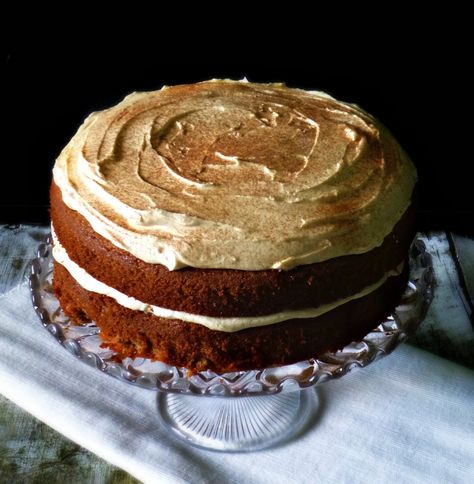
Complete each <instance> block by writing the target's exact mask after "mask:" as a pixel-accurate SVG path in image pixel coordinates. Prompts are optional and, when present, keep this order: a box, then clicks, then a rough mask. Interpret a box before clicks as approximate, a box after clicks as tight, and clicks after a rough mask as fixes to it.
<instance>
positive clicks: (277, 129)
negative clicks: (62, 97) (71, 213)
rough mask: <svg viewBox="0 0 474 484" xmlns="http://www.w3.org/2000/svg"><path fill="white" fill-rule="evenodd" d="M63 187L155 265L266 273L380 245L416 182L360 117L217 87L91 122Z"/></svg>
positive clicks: (308, 101)
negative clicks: (270, 270) (265, 270)
mask: <svg viewBox="0 0 474 484" xmlns="http://www.w3.org/2000/svg"><path fill="white" fill-rule="evenodd" d="M54 180H55V182H56V184H57V185H58V186H59V188H60V190H61V193H62V197H63V200H64V202H65V204H66V205H67V206H68V207H69V208H71V209H73V210H77V211H78V212H79V213H80V214H81V215H83V216H84V217H85V218H86V220H88V222H89V223H90V224H91V226H92V227H93V229H94V230H95V231H96V232H98V233H99V234H100V235H102V236H103V237H105V238H106V239H108V240H109V241H110V242H112V243H113V244H114V245H115V246H117V247H119V248H121V249H123V250H125V251H127V252H129V253H131V254H132V255H134V256H135V257H137V258H139V259H141V260H143V261H145V262H147V263H158V264H162V265H164V266H166V267H167V268H168V269H170V270H175V269H179V268H181V267H185V266H192V267H197V268H229V269H241V270H263V269H269V268H273V269H291V268H292V267H295V266H298V265H302V264H310V263H316V262H321V261H323V260H327V259H330V258H333V257H338V256H342V255H349V254H358V253H364V252H367V251H370V250H372V249H373V248H374V247H377V246H379V245H381V244H382V242H383V239H384V238H385V236H386V235H388V234H389V233H390V232H391V230H392V229H393V227H394V226H395V224H396V223H397V222H398V220H399V219H400V218H401V216H402V214H403V213H404V212H405V210H406V209H407V208H408V206H409V205H410V203H411V195H412V191H413V187H414V184H415V181H416V172H415V169H414V167H413V165H412V163H411V162H410V160H409V159H408V157H407V156H406V155H405V154H404V152H403V151H402V149H401V148H400V146H399V145H398V144H397V142H396V141H395V140H394V139H393V137H392V136H391V135H390V134H389V133H388V131H387V130H386V129H385V128H384V127H383V126H382V125H381V124H380V123H379V122H378V121H376V120H375V119H373V118H372V117H370V116H369V115H368V114H366V113H365V112H364V111H362V110H361V109H359V108H358V107H356V106H353V105H349V104H345V103H342V102H339V101H336V100H335V99H333V98H331V97H330V96H328V95H326V94H324V93H317V92H307V91H302V90H297V89H290V88H286V87H285V86H282V85H276V84H253V83H247V82H239V81H208V82H204V83H199V84H194V85H184V86H174V87H166V88H163V89H162V90H160V91H154V92H149V93H134V94H132V95H130V96H128V97H127V98H125V99H124V100H123V101H122V102H121V103H120V104H118V105H117V106H115V107H113V108H111V109H108V110H105V111H102V112H98V113H93V114H91V115H90V116H89V117H88V118H87V119H86V121H85V122H84V124H83V125H82V126H81V128H80V129H79V131H78V132H77V134H76V135H75V136H74V137H73V138H72V140H71V141H70V143H69V144H68V145H67V146H66V148H65V149H64V150H63V152H62V153H61V155H60V156H59V158H58V160H57V161H56V165H55V168H54Z"/></svg>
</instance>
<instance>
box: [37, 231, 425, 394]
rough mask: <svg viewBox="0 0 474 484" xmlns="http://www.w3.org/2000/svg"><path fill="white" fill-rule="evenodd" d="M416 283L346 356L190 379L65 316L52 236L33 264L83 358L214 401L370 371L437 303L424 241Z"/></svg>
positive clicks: (416, 250) (414, 269)
mask: <svg viewBox="0 0 474 484" xmlns="http://www.w3.org/2000/svg"><path fill="white" fill-rule="evenodd" d="M409 263H410V279H409V282H408V284H407V287H406V290H405V293H404V294H403V296H402V298H401V301H400V303H399V305H398V306H397V307H396V308H395V310H394V311H393V313H392V314H391V315H390V316H389V317H388V318H386V320H385V321H383V322H381V323H380V325H379V326H377V328H375V329H374V330H373V331H372V332H370V333H369V334H367V335H366V336H365V338H364V339H363V340H362V341H358V342H354V343H351V344H350V345H347V346H346V347H345V348H343V349H342V350H340V351H337V352H334V353H326V354H324V355H323V356H321V357H319V358H318V359H310V360H306V361H302V362H299V363H296V364H293V365H286V366H281V367H273V368H265V369H257V370H249V371H239V372H232V373H225V374H216V373H214V372H212V371H210V370H207V371H203V372H200V373H197V374H193V375H190V374H189V371H188V370H187V369H186V368H177V367H173V366H170V365H167V364H165V363H162V362H153V361H151V360H147V359H144V358H135V359H131V358H125V359H123V360H122V361H119V360H118V359H117V355H116V354H115V353H114V352H113V351H111V350H109V349H108V348H102V347H101V346H100V344H101V342H100V338H99V332H100V330H99V328H97V326H95V324H94V322H92V321H91V322H89V323H85V324H82V325H74V324H72V323H71V322H70V320H69V318H68V317H67V316H65V314H64V313H63V311H62V309H61V307H60V306H59V302H58V300H57V298H56V297H55V295H54V293H53V289H52V272H53V264H52V255H51V237H50V236H49V237H48V239H47V240H46V242H45V243H43V244H40V246H39V247H38V250H37V254H36V257H35V258H34V259H33V261H32V265H31V275H30V291H31V298H32V302H33V306H34V308H35V310H36V312H37V314H38V316H39V318H40V320H41V322H42V324H43V326H44V327H45V328H46V329H47V330H48V331H49V332H50V333H51V334H52V335H53V336H54V337H55V338H56V339H57V340H58V341H59V343H61V345H62V346H63V347H64V348H66V349H67V350H68V351H69V352H71V353H72V354H74V355H75V356H76V357H77V358H79V359H80V360H82V361H84V362H85V363H87V364H89V365H91V366H93V367H95V368H98V369H99V370H101V371H103V372H104V373H107V374H109V375H111V376H113V377H115V378H118V379H119V380H122V381H125V382H127V383H130V384H133V385H136V386H139V387H142V388H147V389H154V390H161V391H164V392H173V393H180V394H188V395H189V394H192V395H208V396H242V395H270V394H276V393H280V392H283V391H293V390H300V389H304V388H308V387H311V386H313V385H316V384H318V383H322V382H325V381H327V380H331V379H334V378H340V377H341V376H343V375H345V374H346V373H348V372H349V371H350V370H351V369H353V368H361V367H365V366H367V365H368V364H370V363H371V362H373V361H375V360H377V359H378V358H380V357H382V356H384V355H386V354H388V353H390V352H391V351H393V349H394V348H395V347H396V346H397V345H398V344H399V343H400V342H401V341H403V340H404V339H405V338H406V336H407V334H409V333H412V332H413V331H414V330H415V329H416V328H417V327H418V325H419V324H420V322H421V321H422V320H423V318H424V317H425V315H426V312H427V310H428V307H429V305H430V303H431V300H432V298H433V289H434V272H433V266H432V259H431V256H430V254H429V253H428V252H427V251H426V246H425V244H424V242H423V241H422V240H421V239H418V238H416V239H415V240H414V241H413V243H412V245H411V248H410V257H409Z"/></svg>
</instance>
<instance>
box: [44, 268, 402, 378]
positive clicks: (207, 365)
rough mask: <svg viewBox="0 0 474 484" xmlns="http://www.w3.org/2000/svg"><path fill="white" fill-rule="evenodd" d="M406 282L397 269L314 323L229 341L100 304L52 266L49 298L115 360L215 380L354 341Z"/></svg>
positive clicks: (253, 331) (254, 331) (249, 332)
mask: <svg viewBox="0 0 474 484" xmlns="http://www.w3.org/2000/svg"><path fill="white" fill-rule="evenodd" d="M407 279H408V270H407V269H405V270H404V271H403V272H402V274H400V275H399V276H393V277H389V278H388V279H387V280H386V282H385V283H384V284H382V285H381V286H380V287H379V288H378V289H376V290H375V291H373V292H372V293H370V294H368V295H366V296H364V297H361V298H358V299H354V300H352V301H350V302H348V303H346V304H343V305H341V306H338V307H336V308H335V309H333V310H331V311H329V312H326V313H324V314H322V315H320V316H318V317H315V318H308V319H293V320H290V321H285V322H282V323H278V324H272V325H268V326H260V327H256V328H250V329H245V330H242V331H237V332H234V333H229V332H221V331H214V330H210V329H208V328H206V327H205V326H202V325H200V324H195V323H189V322H184V321H180V320H176V319H165V318H160V317H157V316H155V315H153V314H150V313H146V312H141V311H134V310H132V309H128V308H126V307H123V306H121V305H120V304H119V303H117V302H116V301H115V300H114V299H112V298H110V297H108V296H104V295H101V294H97V293H94V292H91V291H87V290H86V289H84V288H83V287H82V286H80V285H79V284H78V283H77V282H76V280H75V279H74V278H73V277H72V276H71V275H70V274H69V272H68V271H67V270H66V269H65V268H64V267H63V266H62V265H61V264H59V263H57V262H55V263H54V291H55V293H56V295H57V297H58V299H59V302H60V304H61V307H62V308H63V310H64V312H65V313H66V314H67V315H68V316H69V317H70V318H71V319H72V321H73V322H75V323H81V322H84V321H87V320H89V319H92V320H94V321H95V322H96V323H97V326H99V327H100V329H101V333H100V335H101V338H102V340H103V342H104V345H105V346H107V347H110V348H111V349H113V350H115V351H117V352H118V353H119V354H120V355H122V356H130V357H145V358H151V359H153V360H159V361H164V362H165V363H168V364H171V365H175V366H180V367H186V368H188V369H190V370H191V371H203V370H207V369H210V370H214V371H216V372H218V373H224V372H229V371H236V370H248V369H253V368H265V367H269V366H279V365H285V364H290V363H296V362H298V361H302V360H305V359H309V358H316V357H318V356H319V355H321V354H322V353H324V352H326V351H334V350H337V349H340V348H342V347H344V346H345V345H347V344H349V343H351V342H352V341H357V340H359V339H361V338H362V337H363V336H364V335H366V334H367V333H368V332H369V331H371V330H372V329H373V328H374V327H376V326H377V325H378V324H379V323H380V322H381V321H382V320H383V319H384V318H385V317H386V316H387V315H388V314H389V313H390V311H391V310H392V309H393V308H394V307H395V305H396V304H397V303H398V301H399V300H400V297H401V294H402V292H403V290H404V288H405V286H406V282H407Z"/></svg>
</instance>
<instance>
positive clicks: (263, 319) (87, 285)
mask: <svg viewBox="0 0 474 484" xmlns="http://www.w3.org/2000/svg"><path fill="white" fill-rule="evenodd" d="M52 234H53V257H54V260H55V261H56V262H58V263H59V264H61V265H62V266H64V267H65V268H66V270H67V271H68V272H69V274H71V276H72V277H73V278H74V280H75V281H76V282H77V283H78V284H79V285H80V286H81V287H83V288H84V289H86V290H87V291H91V292H95V293H97V294H102V295H104V296H108V297H111V298H112V299H114V300H115V301H116V302H117V303H118V304H120V305H121V306H123V307H126V308H128V309H132V310H135V311H143V312H147V313H151V314H153V315H155V316H158V317H160V318H166V319H179V320H181V321H186V322H189V323H196V324H200V325H202V326H205V327H206V328H209V329H211V330H215V331H224V332H235V331H240V330H243V329H247V328H255V327H259V326H266V325H269V324H275V323H280V322H283V321H288V320H291V319H307V318H315V317H317V316H320V315H321V314H324V313H326V312H328V311H331V310H332V309H335V308H337V307H338V306H341V305H343V304H345V303H347V302H349V301H352V300H353V299H358V298H361V297H363V296H366V295H368V294H370V293H371V292H373V291H375V290H376V289H377V288H379V287H380V286H381V285H382V284H383V283H384V282H385V281H386V280H387V279H388V278H389V277H391V276H397V275H399V274H401V273H402V271H403V267H404V262H402V263H401V264H400V265H399V266H398V267H396V268H395V269H393V270H391V271H389V272H387V273H386V274H384V275H383V277H382V278H381V279H380V280H378V281H377V282H376V283H374V284H371V285H369V286H367V287H366V288H364V289H363V290H362V291H360V292H358V293H357V294H354V295H352V296H350V297H346V298H343V299H338V300H337V301H334V302H332V303H329V304H323V305H321V306H319V307H317V308H305V309H297V310H288V311H281V312H278V313H274V314H269V315H265V316H250V317H239V318H237V317H231V318H224V317H215V316H203V315H200V314H192V313H187V312H184V311H176V310H173V309H167V308H163V307H159V306H154V305H152V304H147V303H144V302H142V301H139V300H138V299H135V298H133V297H130V296H127V295H126V294H123V293H122V292H120V291H117V290H116V289H114V288H113V287H110V286H108V285H107V284H104V283H103V282H101V281H99V280H97V279H96V278H94V277H93V276H91V275H90V274H89V273H87V271H85V270H84V269H83V268H82V267H80V266H79V265H78V264H76V263H75V262H74V261H73V260H71V258H70V257H69V255H68V253H67V251H66V249H65V248H64V247H63V246H62V245H61V243H60V242H59V240H58V238H57V237H56V235H55V233H54V229H53V230H52Z"/></svg>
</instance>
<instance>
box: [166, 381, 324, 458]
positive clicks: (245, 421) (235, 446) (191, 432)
mask: <svg viewBox="0 0 474 484" xmlns="http://www.w3.org/2000/svg"><path fill="white" fill-rule="evenodd" d="M158 407H159V414H160V416H161V419H162V421H163V422H164V424H165V426H167V427H168V428H169V429H171V430H172V432H173V433H174V434H175V435H176V436H177V437H179V438H180V439H184V440H185V441H186V442H188V443H190V444H193V445H196V446H198V447H203V448H205V449H212V450H218V451H227V452H228V451H233V452H245V451H251V450H259V449H264V448H266V447H270V446H273V445H276V444H281V443H284V442H285V441H288V440H289V439H290V438H291V437H293V436H294V435H296V434H298V433H300V432H301V431H302V430H303V428H304V427H305V424H307V423H308V422H309V421H310V420H311V419H312V417H313V416H314V415H315V414H316V410H317V407H318V399H317V395H316V392H315V389H314V388H313V389H311V388H310V389H307V390H303V391H293V392H288V393H279V394H276V395H256V396H242V397H237V398H219V397H217V398H210V397H206V396H194V395H180V394H177V393H163V392H159V393H158Z"/></svg>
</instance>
